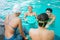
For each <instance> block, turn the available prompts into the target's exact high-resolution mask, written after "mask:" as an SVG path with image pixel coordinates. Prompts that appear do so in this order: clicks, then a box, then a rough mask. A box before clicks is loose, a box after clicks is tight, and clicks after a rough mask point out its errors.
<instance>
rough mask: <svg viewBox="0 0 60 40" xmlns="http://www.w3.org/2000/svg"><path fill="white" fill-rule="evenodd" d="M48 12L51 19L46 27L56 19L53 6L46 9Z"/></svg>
mask: <svg viewBox="0 0 60 40" xmlns="http://www.w3.org/2000/svg"><path fill="white" fill-rule="evenodd" d="M46 14H47V15H48V16H49V21H48V23H47V25H46V27H47V28H48V27H49V25H51V24H52V23H53V22H54V21H55V16H54V15H53V14H52V9H51V8H47V9H46Z"/></svg>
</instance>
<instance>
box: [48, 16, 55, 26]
mask: <svg viewBox="0 0 60 40" xmlns="http://www.w3.org/2000/svg"><path fill="white" fill-rule="evenodd" d="M54 21H55V16H54V15H52V20H51V21H50V22H49V23H48V24H49V25H51V24H52V23H53V22H54Z"/></svg>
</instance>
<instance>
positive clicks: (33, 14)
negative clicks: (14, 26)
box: [24, 6, 37, 19]
mask: <svg viewBox="0 0 60 40" xmlns="http://www.w3.org/2000/svg"><path fill="white" fill-rule="evenodd" d="M32 9H33V8H32V6H29V7H28V10H29V11H28V12H27V13H26V14H25V15H24V18H25V19H26V16H35V17H37V15H36V13H34V12H32Z"/></svg>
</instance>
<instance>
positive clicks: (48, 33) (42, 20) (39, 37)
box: [29, 13, 54, 40]
mask: <svg viewBox="0 0 60 40" xmlns="http://www.w3.org/2000/svg"><path fill="white" fill-rule="evenodd" d="M37 19H38V24H39V27H38V28H37V29H33V28H31V29H30V31H29V35H30V37H31V39H32V40H54V32H53V31H52V30H47V29H46V28H45V26H46V24H47V21H48V19H49V18H48V15H47V14H46V13H42V14H40V15H38V17H37Z"/></svg>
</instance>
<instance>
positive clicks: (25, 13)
mask: <svg viewBox="0 0 60 40" xmlns="http://www.w3.org/2000/svg"><path fill="white" fill-rule="evenodd" d="M26 16H27V13H25V14H24V20H25V21H27V19H26Z"/></svg>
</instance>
